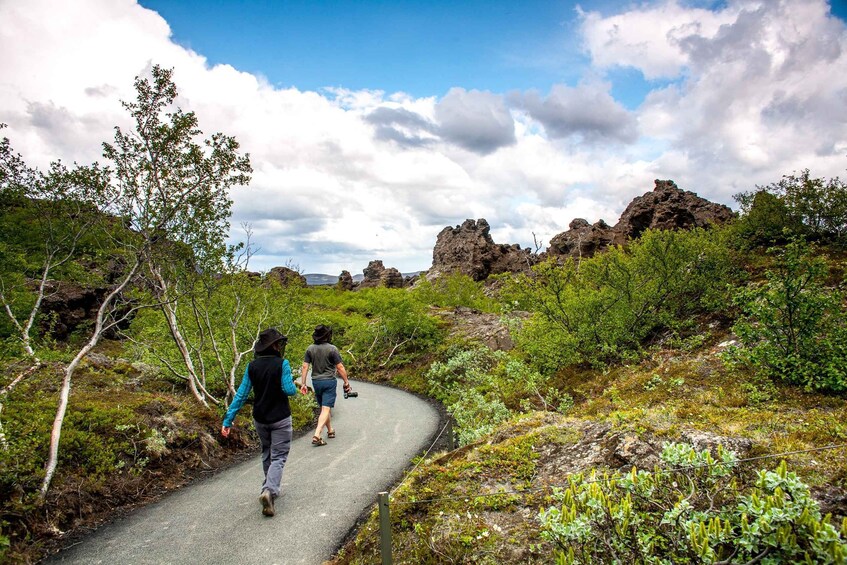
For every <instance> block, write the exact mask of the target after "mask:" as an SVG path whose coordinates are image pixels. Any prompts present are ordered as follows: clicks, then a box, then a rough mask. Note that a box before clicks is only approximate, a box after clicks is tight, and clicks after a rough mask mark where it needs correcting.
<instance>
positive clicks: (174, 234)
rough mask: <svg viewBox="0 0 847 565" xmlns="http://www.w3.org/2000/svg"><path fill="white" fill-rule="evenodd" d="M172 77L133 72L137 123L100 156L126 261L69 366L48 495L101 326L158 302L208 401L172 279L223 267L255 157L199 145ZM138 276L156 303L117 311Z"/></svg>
mask: <svg viewBox="0 0 847 565" xmlns="http://www.w3.org/2000/svg"><path fill="white" fill-rule="evenodd" d="M172 75H173V71H172V70H170V69H163V68H161V67H159V66H154V67H153V69H152V72H151V76H150V78H149V79H148V78H142V77H136V80H135V89H136V93H137V95H136V100H135V101H134V102H124V103H123V106H124V108H125V109H126V110H127V111H128V112H129V113H130V115H131V117H132V119H133V122H134V127H133V129H132V130H130V131H127V132H124V131H123V130H121V128H119V127H116V128H115V139H114V142H113V143H104V144H103V155H104V157H105V158H106V159H107V160H108V161H109V162H110V163H111V177H110V178H111V185H110V189H111V190H112V191H113V194H114V198H113V199H110V200H109V206H108V208H107V209H106V210H105V211H107V212H109V213H111V214H114V215H115V216H117V217H119V218H121V219H122V220H123V222H124V224H125V226H126V227H127V228H128V230H125V231H126V233H127V234H129V235H128V236H127V237H126V238H125V239H124V240H122V241H120V242H117V243H118V244H119V247H120V248H121V249H122V250H123V251H124V252H125V254H126V255H127V257H128V258H129V260H128V261H127V262H126V268H125V270H124V274H123V276H122V277H121V278H120V279H118V282H117V283H116V284H115V285H114V286H113V288H112V289H111V291H110V292H109V294H108V295H107V296H106V298H105V299H104V301H103V303H102V305H101V306H100V309H99V311H98V313H97V317H96V320H95V324H94V330H93V333H92V334H91V337H90V339H89V341H88V342H87V343H86V344H85V345H84V346H83V347H82V348H81V349H80V351H79V352H78V353H77V355H76V356H75V357H74V359H73V360H72V361H71V363H69V364H68V366H67V367H66V369H65V372H64V379H63V382H62V387H61V390H60V396H59V406H58V409H57V411H56V418H55V420H54V423H53V430H52V433H51V437H50V452H49V456H48V460H47V466H46V472H45V477H44V482H43V484H42V489H41V492H42V494H46V492H47V491H48V489H49V486H50V483H51V481H52V478H53V475H54V473H55V470H56V466H57V463H58V451H59V441H60V438H61V432H62V424H63V422H64V417H65V413H66V410H67V406H68V399H69V396H70V389H71V380H72V377H73V374H74V371H75V370H76V368H77V366H78V365H79V362H80V361H81V360H82V359H83V358H84V357H85V356H86V355H88V353H90V351H91V350H92V349H93V348H94V347H95V346H96V345H97V343H98V342H99V340H100V339H101V338H102V336H103V334H104V332H105V331H106V330H107V329H110V328H112V327H114V326H115V325H116V324H118V323H119V322H120V321H122V320H123V319H125V318H126V316H127V315H128V314H129V313H131V312H132V311H133V310H135V309H138V308H143V307H157V308H159V309H160V310H161V311H162V313H163V314H164V315H165V318H166V320H167V322H168V326H169V329H170V331H171V335H172V337H173V339H174V342H175V343H176V344H177V345H178V347H179V349H180V351H181V354H182V357H183V360H184V362H185V363H186V365H187V367H189V374H191V375H192V379H190V380H189V389H190V390H191V392H192V394H193V395H194V396H195V398H197V399H198V401H200V402H201V403H203V404H204V405H208V404H207V402H206V401H205V395H204V394H203V392H202V391H201V389H200V388H199V387H198V381H197V379H196V378H193V375H194V371H192V370H191V368H192V360H191V357H190V354H189V350H188V346H187V344H186V342H185V340H184V339H183V337H182V336H181V334H180V330H179V326H178V325H177V324H176V323H175V320H174V309H175V304H176V302H175V301H176V299H177V298H178V297H177V295H176V288H175V284H174V280H175V277H177V276H178V275H179V273H183V272H191V271H200V272H202V271H206V272H211V270H213V269H214V268H215V267H216V266H217V265H218V264H219V263H220V258H221V256H222V254H223V253H224V252H225V249H226V244H225V240H226V236H227V233H228V230H229V223H228V218H229V216H230V213H231V208H232V201H231V200H230V199H229V193H228V191H229V188H230V187H232V186H234V185H238V184H246V183H247V182H248V181H249V173H250V172H251V168H250V161H249V157H248V156H247V155H241V154H239V152H238V143H237V142H236V140H235V138H233V137H230V136H226V135H224V134H222V133H216V134H213V135H212V136H211V138H208V139H203V140H200V141H198V139H199V138H200V136H201V135H202V131H201V130H200V129H199V127H198V119H197V117H196V116H195V114H194V113H193V112H185V111H183V110H181V109H180V108H178V107H175V105H174V103H175V101H176V98H177V88H176V85H175V84H174V82H173V79H172ZM138 277H143V281H139V282H145V283H146V285H147V286H149V288H151V289H152V291H153V300H152V301H150V302H149V303H147V304H138V303H135V304H134V305H133V306H132V307H131V308H126V307H124V308H123V309H120V308H118V306H119V304H121V302H122V300H121V298H122V296H123V295H124V293H125V291H127V289H128V288H130V283H132V282H133V281H134V280H135V279H136V278H138ZM119 313H120V315H119Z"/></svg>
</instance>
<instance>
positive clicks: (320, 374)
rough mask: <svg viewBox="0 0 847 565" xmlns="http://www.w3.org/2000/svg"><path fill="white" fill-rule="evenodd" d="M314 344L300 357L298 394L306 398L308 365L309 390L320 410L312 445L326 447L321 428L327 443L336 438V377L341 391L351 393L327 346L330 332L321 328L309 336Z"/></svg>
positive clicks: (337, 356) (334, 354)
mask: <svg viewBox="0 0 847 565" xmlns="http://www.w3.org/2000/svg"><path fill="white" fill-rule="evenodd" d="M312 341H314V343H313V344H312V345H310V346H309V347H308V348H307V349H306V354H305V356H304V357H303V366H302V367H301V369H300V383H301V384H300V392H302V393H303V394H306V393H307V392H308V390H309V389H308V387H307V386H306V374H307V373H308V372H309V365H311V366H312V388H313V389H314V390H315V400H317V401H318V405H319V406H320V407H321V413H320V415H319V416H318V427H317V429H316V430H315V435H314V436H312V445H314V446H316V447H317V446H321V445H326V441H324V439H323V437H321V435H322V433H323V428H324V427H326V436H327V437H328V438H330V439H332V438H334V437H335V428H333V427H332V408H333V406H335V397H336V393H335V389H336V387H337V380H336V376H337V375H341V378H342V379H344V391H345V392H350V381H349V380H348V379H347V370H346V369H345V368H344V364H343V363H342V362H341V353H339V352H338V348H337V347H335V346H334V345H332V344H331V343H330V341H332V328H331V327H329V326H325V325H323V324H320V325H319V326H317V327H315V331H314V332H313V333H312Z"/></svg>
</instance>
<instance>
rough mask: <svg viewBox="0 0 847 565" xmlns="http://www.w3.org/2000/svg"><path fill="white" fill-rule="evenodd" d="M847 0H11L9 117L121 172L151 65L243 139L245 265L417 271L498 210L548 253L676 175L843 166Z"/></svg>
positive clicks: (6, 44) (505, 231) (692, 183)
mask: <svg viewBox="0 0 847 565" xmlns="http://www.w3.org/2000/svg"><path fill="white" fill-rule="evenodd" d="M845 4H847V2H845V1H844V0H833V1H832V2H827V1H825V0H722V1H710V0H688V1H686V0H647V1H638V2H621V1H613V0H585V1H582V2H578V3H577V2H572V1H565V0H562V1H552V0H522V1H520V2H518V1H514V0H513V1H504V0H485V1H481V0H464V1H456V0H453V1H448V0H428V1H416V0H380V1H377V0H359V1H352V0H346V1H344V0H333V1H322V0H279V1H268V0H264V1H263V0H247V1H242V2H236V1H229V2H227V1H223V0H217V1H211V0H204V1H201V0H180V1H176V0H139V1H136V0H68V1H66V2H55V1H53V0H26V1H25V2H23V1H19V0H0V53H2V56H0V122H2V123H6V124H7V125H8V127H7V128H6V129H4V130H3V134H2V135H4V136H6V137H8V138H9V139H10V140H11V143H12V146H13V148H14V149H15V150H16V151H17V152H20V153H21V154H22V155H23V157H24V158H25V159H26V160H27V162H28V163H29V164H31V165H36V166H39V167H46V166H48V165H49V163H50V162H51V161H53V160H57V159H61V160H62V161H64V162H66V163H69V162H73V161H76V162H79V163H81V164H87V163H91V162H93V161H97V160H99V161H100V162H103V158H102V155H101V151H102V147H101V144H102V142H104V141H111V140H112V138H113V135H114V129H113V128H114V127H115V126H120V127H122V128H128V127H129V126H130V123H129V117H128V115H127V113H126V112H125V111H124V110H123V108H122V107H121V104H120V102H121V100H127V101H129V100H132V99H134V95H135V93H134V90H133V87H132V84H133V79H134V77H136V76H149V74H150V69H151V68H152V66H153V65H161V66H164V67H168V68H173V69H174V81H175V82H176V84H177V87H178V89H179V98H178V99H177V105H178V106H179V107H180V108H182V109H184V110H190V111H194V112H195V113H196V115H197V117H198V119H199V122H200V127H201V129H202V130H203V132H204V136H206V137H209V136H211V135H212V134H213V133H215V132H223V133H225V134H228V135H233V136H235V137H236V139H237V140H238V141H239V143H240V145H241V149H242V151H244V152H246V153H249V155H250V159H251V163H252V165H253V169H254V172H253V175H252V180H251V182H250V184H249V186H246V187H237V188H234V189H233V190H232V193H231V196H232V198H233V200H234V207H233V217H232V220H231V224H232V232H231V241H232V242H237V241H241V240H243V239H244V238H245V227H249V229H250V231H251V232H252V236H251V241H252V243H253V244H254V245H255V247H256V252H255V254H254V255H253V257H252V259H251V264H250V265H249V268H250V269H251V270H256V271H267V270H269V269H271V268H272V267H274V266H280V265H288V266H293V267H295V268H297V269H298V270H300V271H301V272H303V273H327V274H338V273H340V272H341V271H342V270H348V271H350V272H351V273H352V274H354V275H355V274H358V273H361V272H362V270H363V269H364V268H365V267H366V266H367V264H368V262H369V261H371V260H375V259H379V260H382V261H383V263H384V264H385V266H386V267H396V268H398V269H399V270H401V271H402V272H410V271H417V270H423V269H427V268H429V267H430V265H431V263H432V249H433V246H434V245H435V241H436V238H437V235H438V233H439V232H440V231H441V230H442V229H444V228H445V227H447V226H451V227H452V226H457V225H459V224H461V223H462V222H463V221H464V220H465V219H468V218H471V219H479V218H485V219H486V220H487V221H488V223H489V224H490V225H491V235H492V237H493V238H494V241H495V242H497V243H508V244H513V243H518V244H520V245H521V246H522V247H530V248H531V249H535V247H536V244H535V242H538V243H540V245H541V249H544V248H546V246H547V244H548V243H549V241H550V239H551V238H552V237H553V236H555V235H556V234H558V233H561V232H563V231H565V230H567V229H568V224H569V223H570V222H571V221H572V220H573V219H574V218H585V219H587V220H588V221H589V222H592V223H593V222H596V221H598V220H600V219H604V220H606V221H607V222H608V223H610V224H614V223H616V222H617V220H618V218H619V216H620V214H621V212H623V210H624V208H625V207H626V205H627V204H628V203H629V202H630V201H631V200H632V199H633V198H634V197H636V196H639V195H641V194H644V193H646V192H648V191H650V190H652V189H653V186H654V182H653V181H654V179H671V180H673V181H675V182H676V184H677V185H678V186H679V187H680V188H682V189H685V190H690V191H693V192H696V193H698V194H699V195H700V196H702V197H704V198H708V199H710V200H713V201H716V202H721V203H724V204H727V205H730V206H732V207H736V206H735V202H734V200H733V195H734V194H737V193H738V192H741V191H747V190H754V189H755V188H756V187H757V186H765V185H768V184H770V183H773V182H777V181H779V180H780V179H781V178H782V176H783V175H787V174H791V173H793V172H799V171H801V170H803V169H807V168H808V169H810V172H811V174H812V175H813V176H816V177H824V178H831V177H835V176H841V177H844V176H845V172H844V170H845V168H847V27H845V18H847V5H845Z"/></svg>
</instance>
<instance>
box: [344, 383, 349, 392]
mask: <svg viewBox="0 0 847 565" xmlns="http://www.w3.org/2000/svg"><path fill="white" fill-rule="evenodd" d="M344 392H350V383H344Z"/></svg>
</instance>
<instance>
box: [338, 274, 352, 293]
mask: <svg viewBox="0 0 847 565" xmlns="http://www.w3.org/2000/svg"><path fill="white" fill-rule="evenodd" d="M336 286H337V287H338V288H340V289H341V290H353V276H352V275H351V274H350V271H346V270H345V271H341V274H340V275H338V283H336Z"/></svg>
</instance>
